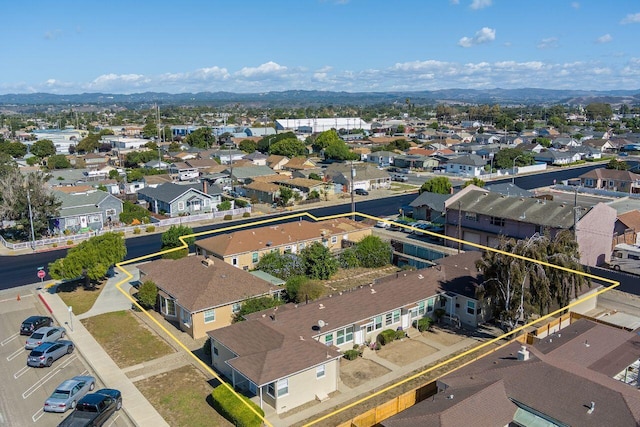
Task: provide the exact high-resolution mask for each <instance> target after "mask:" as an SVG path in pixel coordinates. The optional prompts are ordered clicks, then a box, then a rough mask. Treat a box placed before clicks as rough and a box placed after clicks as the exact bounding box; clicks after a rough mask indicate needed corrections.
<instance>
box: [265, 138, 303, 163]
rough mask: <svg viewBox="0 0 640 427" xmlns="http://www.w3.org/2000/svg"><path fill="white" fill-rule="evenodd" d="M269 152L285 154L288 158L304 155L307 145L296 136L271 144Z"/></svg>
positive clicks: (278, 154) (279, 154)
mask: <svg viewBox="0 0 640 427" xmlns="http://www.w3.org/2000/svg"><path fill="white" fill-rule="evenodd" d="M269 154H275V155H277V156H285V157H289V158H293V157H298V156H306V155H307V147H306V146H305V145H304V144H303V143H302V141H300V140H298V139H297V138H293V139H283V140H281V141H278V142H276V143H273V144H271V147H270V148H269Z"/></svg>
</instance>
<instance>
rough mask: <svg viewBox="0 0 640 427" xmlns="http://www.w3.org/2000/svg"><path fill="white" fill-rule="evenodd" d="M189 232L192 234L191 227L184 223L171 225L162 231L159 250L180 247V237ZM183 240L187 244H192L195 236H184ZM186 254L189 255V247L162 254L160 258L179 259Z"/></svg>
mask: <svg viewBox="0 0 640 427" xmlns="http://www.w3.org/2000/svg"><path fill="white" fill-rule="evenodd" d="M189 234H193V230H192V229H191V227H188V226H186V225H172V226H171V227H169V229H168V230H167V231H165V232H164V233H162V237H161V238H160V240H161V241H162V246H161V247H160V250H161V251H165V250H167V249H173V248H179V247H182V242H181V241H180V237H182V236H187V235H189ZM183 240H184V241H185V242H186V243H187V245H188V246H193V244H194V243H195V242H196V238H195V237H185V238H184V239H183ZM187 255H189V248H185V249H181V250H178V251H173V252H168V253H166V254H162V258H169V259H179V258H184V257H186V256H187Z"/></svg>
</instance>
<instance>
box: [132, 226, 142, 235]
mask: <svg viewBox="0 0 640 427" xmlns="http://www.w3.org/2000/svg"><path fill="white" fill-rule="evenodd" d="M140 233H141V231H140V228H138V227H136V228H134V229H133V234H140Z"/></svg>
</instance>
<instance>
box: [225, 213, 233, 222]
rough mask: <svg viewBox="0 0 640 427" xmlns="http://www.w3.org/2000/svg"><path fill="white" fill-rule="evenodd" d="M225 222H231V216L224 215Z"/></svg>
mask: <svg viewBox="0 0 640 427" xmlns="http://www.w3.org/2000/svg"><path fill="white" fill-rule="evenodd" d="M223 219H224V220H225V221H231V220H232V219H233V215H230V214H226V215H225V216H224V218H223Z"/></svg>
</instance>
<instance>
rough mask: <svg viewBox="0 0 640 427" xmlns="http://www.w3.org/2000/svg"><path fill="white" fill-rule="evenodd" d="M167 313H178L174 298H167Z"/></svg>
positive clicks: (170, 314)
mask: <svg viewBox="0 0 640 427" xmlns="http://www.w3.org/2000/svg"><path fill="white" fill-rule="evenodd" d="M167 315H168V316H175V315H176V303H175V302H174V301H173V300H172V299H168V300H167Z"/></svg>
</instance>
